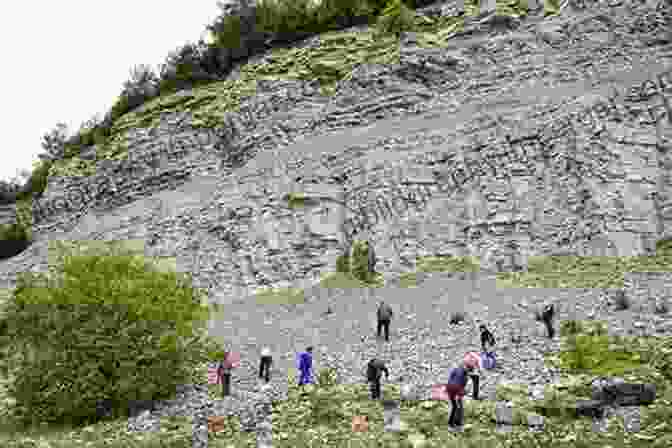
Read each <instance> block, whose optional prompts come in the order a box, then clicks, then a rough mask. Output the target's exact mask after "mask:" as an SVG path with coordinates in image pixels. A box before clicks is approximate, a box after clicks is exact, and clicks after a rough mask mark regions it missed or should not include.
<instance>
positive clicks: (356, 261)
mask: <svg viewBox="0 0 672 448" xmlns="http://www.w3.org/2000/svg"><path fill="white" fill-rule="evenodd" d="M350 272H351V273H352V275H353V276H354V277H355V278H356V279H358V280H361V281H363V282H369V281H371V280H372V274H373V273H371V272H369V247H368V244H367V243H366V241H355V242H354V243H353V245H352V257H351V260H350Z"/></svg>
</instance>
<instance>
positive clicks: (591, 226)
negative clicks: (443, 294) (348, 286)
mask: <svg viewBox="0 0 672 448" xmlns="http://www.w3.org/2000/svg"><path fill="white" fill-rule="evenodd" d="M665 8H666V7H663V6H661V8H660V9H659V10H658V11H656V12H655V13H654V12H653V11H652V10H651V9H650V8H649V9H647V8H646V7H645V6H627V7H626V6H622V7H613V8H612V7H607V6H599V5H596V7H595V10H594V11H593V10H591V11H589V12H586V13H582V15H580V16H577V15H567V16H562V17H556V18H552V19H548V20H545V21H541V22H536V23H534V22H530V23H529V24H528V22H527V21H526V20H528V19H525V20H522V19H521V20H522V22H521V25H520V30H516V31H515V32H510V33H506V32H504V33H502V32H499V31H498V32H497V33H496V34H497V35H494V36H493V35H490V34H489V32H488V30H489V28H488V27H489V26H494V25H487V24H486V25H484V26H485V28H482V27H481V28H478V27H475V26H474V27H473V28H469V27H470V26H471V25H467V26H465V31H464V32H460V33H453V34H451V36H452V37H451V38H450V39H447V40H445V45H444V46H426V45H424V46H423V45H421V43H422V42H427V39H428V37H427V36H423V35H422V33H417V34H416V35H415V36H409V35H405V36H402V39H401V43H399V44H398V48H399V53H398V55H399V58H397V59H395V58H391V59H390V62H388V63H374V64H360V65H358V66H357V67H355V68H354V70H353V71H352V73H351V74H350V75H349V76H347V77H346V78H345V79H343V80H342V81H340V82H339V83H337V85H336V91H335V93H334V95H333V96H331V97H328V96H325V95H324V94H323V93H321V92H320V89H319V87H320V86H319V83H317V82H315V81H302V80H301V81H300V80H278V81H271V80H269V79H265V80H260V81H259V82H258V83H257V85H256V90H255V91H254V95H252V96H249V97H245V98H242V99H241V101H240V105H239V107H237V108H236V110H235V111H226V113H223V112H222V111H221V110H220V109H218V107H219V106H217V105H216V104H211V103H207V104H208V106H207V108H204V109H207V111H209V112H206V111H204V109H199V106H198V105H199V104H200V103H199V101H201V100H200V99H199V98H201V97H199V96H198V92H196V91H187V92H182V93H181V94H180V95H177V96H175V97H174V98H172V99H171V100H170V101H166V104H167V105H166V106H165V107H164V109H163V112H162V113H160V114H158V116H159V120H158V121H153V122H152V123H153V124H151V125H149V127H148V128H141V127H137V126H134V125H132V123H133V119H134V118H133V117H142V112H138V113H137V114H135V113H134V114H135V115H132V116H130V115H129V117H127V118H124V120H122V121H121V122H120V123H118V124H117V125H116V126H117V130H119V132H118V134H117V137H116V138H115V139H114V141H113V142H111V143H110V144H109V145H107V146H106V147H105V148H90V149H89V151H88V152H86V153H83V154H82V158H81V159H82V160H86V159H87V158H88V159H92V157H93V154H96V155H97V156H98V159H96V160H95V164H94V166H95V168H94V169H92V170H90V172H88V173H84V175H80V176H71V175H65V174H62V175H54V176H51V177H50V178H49V184H48V187H47V190H46V192H45V194H44V196H43V197H42V198H41V199H39V200H37V201H35V202H34V204H33V224H34V226H33V231H34V235H35V243H34V245H33V247H31V248H29V249H28V250H26V251H25V252H24V253H22V254H20V255H18V256H16V257H14V258H13V259H11V260H6V261H3V262H2V264H1V265H2V268H1V270H2V273H3V276H4V277H5V281H6V284H8V285H12V284H13V282H14V280H15V276H16V274H17V273H19V272H27V271H31V270H38V271H43V270H44V269H45V267H46V265H47V263H48V261H47V259H46V258H44V257H45V255H46V253H47V247H48V245H49V241H50V240H58V239H65V240H96V239H105V240H122V241H124V240H142V241H144V242H145V249H144V250H145V253H146V254H147V255H149V256H159V257H174V258H175V260H176V263H177V265H178V267H179V269H180V270H182V271H183V272H187V273H190V274H192V276H193V280H194V283H195V285H196V286H198V287H202V288H206V289H208V290H209V291H210V294H211V297H212V299H213V300H215V301H218V302H226V301H231V300H235V299H237V298H240V297H241V296H244V295H246V294H248V293H251V292H254V291H257V290H258V289H260V288H264V287H268V286H274V287H289V286H293V287H302V288H303V287H306V286H309V285H311V284H313V283H314V282H315V281H317V279H319V277H320V275H324V274H325V273H328V272H332V271H334V270H335V263H336V256H337V255H338V254H340V253H341V251H342V250H343V249H344V248H345V247H347V246H348V244H351V242H352V241H353V240H354V239H369V238H370V239H371V241H372V242H373V244H374V247H375V248H376V253H377V255H378V260H377V266H379V270H380V271H384V272H403V271H406V270H411V269H414V268H415V263H416V260H417V258H418V257H422V256H427V255H470V256H474V257H479V258H480V260H481V268H482V269H484V270H495V271H504V270H520V269H524V268H525V266H526V265H527V260H528V259H529V257H530V256H540V255H550V254H562V253H569V254H577V255H605V256H610V255H611V256H621V255H635V254H646V253H651V252H652V250H653V249H654V247H655V241H656V240H657V239H660V238H663V237H666V236H668V235H667V233H668V230H667V229H668V228H669V224H670V222H669V220H670V219H672V215H671V214H670V213H669V209H670V204H672V200H671V199H670V198H672V184H671V182H670V176H669V172H670V166H672V162H671V161H670V160H669V158H670V151H669V150H670V148H671V147H672V124H671V123H672V119H671V117H672V107H671V101H670V96H671V95H672V75H671V74H670V73H672V72H671V71H670V70H671V69H672V67H671V66H670V65H669V55H670V53H669V48H668V47H666V46H665V45H664V44H663V43H658V44H656V45H641V43H640V41H638V40H637V39H635V38H634V37H633V36H635V37H636V36H640V37H642V38H644V37H646V38H647V39H649V41H651V42H653V40H652V39H653V37H655V36H658V37H659V40H658V41H656V42H664V39H663V38H664V33H665V32H666V31H665V28H664V26H663V25H664V24H665V23H669V17H670V16H669V11H668V12H665V11H667V9H665ZM626 13H627V14H626ZM666 14H667V15H666ZM605 17H606V18H605ZM609 17H616V18H615V19H614V18H609ZM654 19H655V20H654ZM529 20H532V18H530V19H529ZM666 21H667V22H666ZM642 23H648V26H647V27H643V26H640V25H641V24H642ZM638 24H639V25H638ZM528 25H529V26H528ZM551 25H552V26H553V27H555V28H553V29H555V30H556V31H554V32H555V33H566V34H564V35H565V36H566V37H567V39H569V37H571V40H572V42H571V45H570V44H569V42H568V41H567V40H566V39H565V40H560V41H559V42H549V41H548V40H547V39H546V37H545V36H547V34H548V32H549V31H548V30H549V28H548V27H549V26H551ZM512 26H513V25H512ZM339 33H341V34H343V35H345V33H343V32H339ZM492 34H495V33H492ZM570 35H571V36H570ZM330 39H331V40H325V42H321V41H320V39H319V38H311V39H309V40H308V41H306V42H304V43H302V47H303V48H305V49H306V51H310V50H311V49H312V50H315V49H317V48H319V47H320V45H327V43H326V42H335V41H337V40H338V39H336V38H335V37H332V38H330ZM362 39H363V41H365V40H366V38H362ZM437 39H439V38H437ZM661 39H663V40H661ZM439 40H440V39H439ZM343 41H344V42H354V40H352V39H350V38H348V39H344V40H343ZM437 42H438V41H437ZM360 43H361V42H360ZM358 45H359V44H358ZM307 54H310V53H307ZM625 54H627V55H628V57H627V58H626V57H625V56H624V55H625ZM318 59H319V58H318ZM258 62H259V64H262V63H266V64H268V65H266V66H264V67H265V69H266V70H269V68H268V67H273V65H272V64H273V59H272V57H271V56H270V55H265V56H264V57H261V58H259V59H258ZM246 73H248V74H249V73H250V72H249V71H248V72H246ZM245 76H248V75H245ZM531 92H535V93H531ZM197 99H198V101H196V100H197ZM171 102H172V103H171ZM170 104H175V106H174V107H173V108H171V106H170ZM181 104H189V105H190V107H189V110H179V107H180V105H181ZM150 110H154V109H151V108H149V107H148V108H147V113H150V112H149V111H150ZM211 112H212V113H213V115H212V116H208V113H211ZM214 112H217V113H214ZM151 113H152V114H154V115H152V116H154V117H156V116H157V112H156V110H154V112H151ZM208 117H209V118H208ZM148 121H150V122H151V120H148ZM206 122H207V123H210V124H211V125H212V127H211V128H209V129H208V128H206V127H204V126H203V124H204V123H206ZM103 155H104V156H105V158H104V159H102V156H103ZM77 163H78V162H77ZM73 164H74V165H76V163H75V162H73ZM74 165H73V166H74ZM288 195H301V197H302V198H303V199H302V200H301V201H298V203H293V204H290V202H291V201H288V197H290V196H288Z"/></svg>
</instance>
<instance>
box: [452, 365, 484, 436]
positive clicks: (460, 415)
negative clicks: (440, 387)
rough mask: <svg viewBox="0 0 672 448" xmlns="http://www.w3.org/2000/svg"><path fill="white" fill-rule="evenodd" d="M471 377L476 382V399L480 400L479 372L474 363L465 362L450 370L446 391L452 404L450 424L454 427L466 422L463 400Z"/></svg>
mask: <svg viewBox="0 0 672 448" xmlns="http://www.w3.org/2000/svg"><path fill="white" fill-rule="evenodd" d="M469 378H471V379H472V381H473V382H474V400H478V385H477V384H478V382H477V381H478V374H477V373H476V368H475V367H474V366H473V365H471V364H463V365H461V366H459V367H456V368H454V369H453V370H452V371H451V372H450V376H449V377H448V384H446V393H447V394H448V398H449V399H450V403H451V405H452V408H451V410H450V418H449V419H448V425H449V426H450V427H451V428H453V429H455V428H458V427H461V426H462V425H463V424H464V403H463V401H462V400H463V398H464V395H465V388H466V387H467V382H468V381H469Z"/></svg>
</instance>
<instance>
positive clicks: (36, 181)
mask: <svg viewBox="0 0 672 448" xmlns="http://www.w3.org/2000/svg"><path fill="white" fill-rule="evenodd" d="M52 164H53V161H51V160H49V159H43V160H40V161H39V162H37V163H36V164H35V165H34V167H33V172H32V173H31V174H30V178H29V179H28V182H27V183H26V188H24V189H23V190H22V191H20V192H19V193H18V194H17V195H16V200H17V201H21V200H32V198H33V197H38V198H39V197H40V196H42V194H43V193H44V190H46V189H47V178H48V176H49V169H50V168H51V165H52Z"/></svg>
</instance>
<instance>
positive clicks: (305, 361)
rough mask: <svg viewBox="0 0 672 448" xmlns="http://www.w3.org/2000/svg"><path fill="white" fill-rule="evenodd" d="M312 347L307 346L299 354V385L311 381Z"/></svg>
mask: <svg viewBox="0 0 672 448" xmlns="http://www.w3.org/2000/svg"><path fill="white" fill-rule="evenodd" d="M312 370H313V347H308V348H307V349H306V351H305V352H303V353H301V354H300V355H299V373H300V376H299V386H303V385H305V384H309V383H312V382H313V378H312V377H313V375H312Z"/></svg>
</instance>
